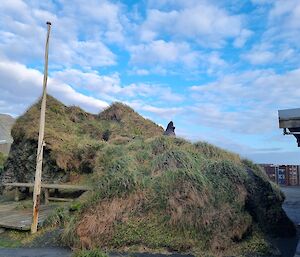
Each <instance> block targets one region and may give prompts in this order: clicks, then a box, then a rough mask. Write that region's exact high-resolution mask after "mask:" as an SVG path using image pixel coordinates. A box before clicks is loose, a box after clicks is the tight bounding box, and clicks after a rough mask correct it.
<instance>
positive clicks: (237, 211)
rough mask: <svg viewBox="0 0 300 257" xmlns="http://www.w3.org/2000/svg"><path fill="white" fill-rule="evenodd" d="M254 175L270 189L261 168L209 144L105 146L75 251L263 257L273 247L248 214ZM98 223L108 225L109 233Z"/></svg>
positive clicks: (71, 227)
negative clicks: (251, 255) (259, 256)
mask: <svg viewBox="0 0 300 257" xmlns="http://www.w3.org/2000/svg"><path fill="white" fill-rule="evenodd" d="M247 169H251V170H255V171H254V172H255V174H257V176H258V177H261V180H262V181H264V182H265V178H264V176H263V175H262V174H261V173H260V172H261V170H260V169H259V168H258V167H257V166H256V165H254V164H253V163H251V162H248V161H244V160H241V159H240V158H239V157H238V155H236V154H233V153H230V152H227V151H225V150H222V149H219V148H217V147H214V146H211V145H209V144H207V143H196V144H192V143H190V142H188V141H185V140H183V139H178V138H169V137H156V138H152V139H141V138H137V139H135V140H132V141H131V142H130V143H128V144H122V145H113V144H105V145H104V146H103V148H102V149H101V151H99V152H98V153H97V157H96V161H95V167H94V172H93V174H92V179H91V180H92V181H94V184H93V186H94V193H93V194H91V196H90V198H89V199H88V200H86V202H84V203H82V204H80V206H79V207H78V208H76V210H77V211H75V217H76V218H75V219H73V220H72V223H69V224H68V225H67V229H66V230H67V232H66V233H65V236H64V238H65V239H66V241H67V242H68V238H70V235H73V236H72V239H71V240H70V242H69V243H68V245H72V246H75V247H82V245H81V244H82V243H83V242H84V243H83V244H86V243H87V242H88V243H87V244H88V245H89V247H95V246H99V247H102V248H108V249H124V248H126V247H132V248H135V247H138V245H143V246H145V247H147V248H149V249H152V250H153V249H154V250H155V249H156V250H157V249H162V248H164V249H168V250H172V251H175V250H176V251H180V252H184V251H192V252H197V251H198V252H205V251H206V252H211V253H213V254H216V253H220V252H226V251H227V250H228V249H230V248H234V249H239V248H238V247H237V246H238V245H240V244H241V243H242V242H243V243H244V242H246V241H247V242H248V243H245V245H247V247H248V249H252V250H251V251H256V250H257V252H264V251H265V249H269V248H268V247H269V246H267V245H266V244H265V240H264V239H263V237H257V236H255V234H253V235H252V234H251V231H252V226H253V225H255V222H254V220H253V219H252V217H251V215H250V213H249V212H248V211H247V209H246V206H245V205H246V197H247V195H248V194H249V193H248V191H247V184H248V183H249V181H252V180H251V179H252V178H251V176H249V174H248V172H247ZM253 183H254V182H253ZM270 188H272V186H270ZM268 193H269V194H270V195H272V196H273V197H274V199H277V198H278V197H279V195H277V194H276V192H273V191H272V190H271V191H269V192H268ZM278 201H280V199H279V198H278ZM124 205H125V206H124ZM264 211H267V210H264ZM270 211H271V210H270ZM272 211H275V212H276V211H277V210H275V209H274V210H272ZM97 217H101V219H104V220H106V221H105V227H104V228H103V229H101V228H102V226H104V224H103V223H101V222H98V221H97V219H98V218H97ZM111 217H115V218H111ZM81 222H83V223H81ZM78 227H79V228H80V229H79V230H77V229H78ZM98 228H99V229H98ZM78 231H83V232H78ZM77 233H79V234H77ZM74 234H75V236H74ZM245 238H247V239H245ZM104 239H105V240H104ZM86 240H87V241H86ZM245 240H246V241H245ZM126 249H127V248H126ZM239 251H240V252H241V251H242V250H241V249H239ZM249 251H250V250H249Z"/></svg>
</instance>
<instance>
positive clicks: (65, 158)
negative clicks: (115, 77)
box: [0, 96, 163, 182]
mask: <svg viewBox="0 0 300 257" xmlns="http://www.w3.org/2000/svg"><path fill="white" fill-rule="evenodd" d="M39 116H40V102H38V103H36V104H34V105H33V106H32V107H30V108H29V109H28V110H27V111H26V112H25V114H24V115H22V116H21V117H19V118H18V119H17V120H16V122H15V124H14V126H13V128H12V136H13V139H14V143H13V144H12V147H11V151H10V154H9V157H8V160H7V162H6V164H5V167H4V173H3V174H2V175H1V177H0V179H1V181H2V182H5V181H6V182H13V181H18V182H30V181H33V178H34V171H35V159H36V147H37V138H38V129H39ZM114 117H115V118H114ZM162 133H163V128H161V127H160V126H158V125H156V124H155V123H153V122H151V121H150V120H146V119H144V118H143V117H142V116H140V115H139V114H138V113H136V112H134V111H133V110H132V109H131V108H130V107H128V106H126V105H123V104H120V103H114V104H112V105H111V106H110V107H108V108H107V109H106V110H104V111H103V112H102V113H100V114H99V115H93V114H90V113H87V112H85V111H83V110H82V109H80V108H79V107H75V106H71V107H67V106H65V105H64V104H63V103H61V102H59V101H58V100H56V99H55V98H53V97H51V96H48V98H47V110H46V125H45V143H46V147H45V153H44V167H43V180H44V181H51V182H53V181H68V180H69V179H70V174H71V173H91V172H92V170H93V167H94V161H95V156H96V152H97V151H98V150H99V149H101V148H102V146H103V144H104V143H105V142H108V143H115V144H118V143H125V142H129V141H130V140H132V139H133V138H135V137H139V136H142V137H145V138H148V137H153V136H157V135H160V134H162Z"/></svg>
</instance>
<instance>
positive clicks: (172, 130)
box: [164, 121, 176, 136]
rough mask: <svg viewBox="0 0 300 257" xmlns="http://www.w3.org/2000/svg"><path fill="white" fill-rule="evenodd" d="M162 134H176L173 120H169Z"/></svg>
mask: <svg viewBox="0 0 300 257" xmlns="http://www.w3.org/2000/svg"><path fill="white" fill-rule="evenodd" d="M164 135H165V136H176V134H175V127H174V124H173V121H170V122H169V124H168V126H167V129H166V131H165V132H164Z"/></svg>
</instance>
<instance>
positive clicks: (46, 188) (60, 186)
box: [3, 182, 91, 204]
mask: <svg viewBox="0 0 300 257" xmlns="http://www.w3.org/2000/svg"><path fill="white" fill-rule="evenodd" d="M3 186H4V187H13V188H15V201H19V200H20V188H21V187H25V188H34V183H18V182H15V183H4V184H3ZM41 188H42V190H43V192H44V196H45V204H48V203H49V201H64V202H69V201H72V200H73V199H68V198H57V197H49V190H50V189H54V190H56V191H58V190H72V191H89V190H91V188H90V187H88V186H79V185H66V184H42V185H41Z"/></svg>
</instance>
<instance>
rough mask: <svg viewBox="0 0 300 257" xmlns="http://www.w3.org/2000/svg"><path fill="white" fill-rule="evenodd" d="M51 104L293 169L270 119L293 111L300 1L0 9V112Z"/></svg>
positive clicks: (57, 1)
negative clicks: (114, 115)
mask: <svg viewBox="0 0 300 257" xmlns="http://www.w3.org/2000/svg"><path fill="white" fill-rule="evenodd" d="M47 20H49V21H51V22H52V30H51V38H50V54H49V84H48V86H49V88H48V90H49V93H50V94H52V95H53V96H54V97H56V98H58V99H59V100H61V101H63V102H64V103H65V104H67V105H79V106H81V107H82V108H83V109H85V110H87V111H89V112H92V113H98V112H100V111H101V110H102V109H103V108H105V107H107V106H108V105H109V104H110V103H112V102H114V101H122V102H125V103H127V104H128V105H130V106H131V107H133V108H134V109H135V110H136V111H138V112H140V113H141V114H142V115H143V116H145V117H148V118H150V119H152V120H154V121H155V122H156V123H158V124H162V125H164V126H166V125H167V123H168V122H169V121H170V120H173V121H174V123H175V126H176V132H177V134H178V135H179V136H182V137H184V138H187V139H190V140H192V141H197V140H205V141H208V142H210V143H213V144H216V145H218V146H221V147H223V148H226V149H229V150H231V151H234V152H237V153H239V154H241V155H242V156H246V157H248V158H250V159H252V160H254V161H256V162H267V163H297V164H300V149H298V148H297V145H296V141H295V140H294V138H293V137H291V136H283V135H282V131H281V130H279V129H278V117H277V110H278V109H286V108H297V107H300V44H299V42H300V1H299V0H284V1H283V0H248V1H246V0H245V1H239V0H144V1H134V0H131V1H109V0H89V1H84V0H73V1H67V0H52V1H51V0H45V1H39V0H27V1H25V0H24V1H22V0H9V1H0V113H7V114H11V115H13V116H15V117H16V116H18V115H20V114H22V113H23V112H24V111H25V110H26V109H27V108H28V107H29V106H30V105H31V104H32V103H33V102H35V101H36V100H37V98H38V97H39V96H40V95H41V88H42V78H43V54H44V44H45V37H46V24H45V22H46V21H47Z"/></svg>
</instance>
